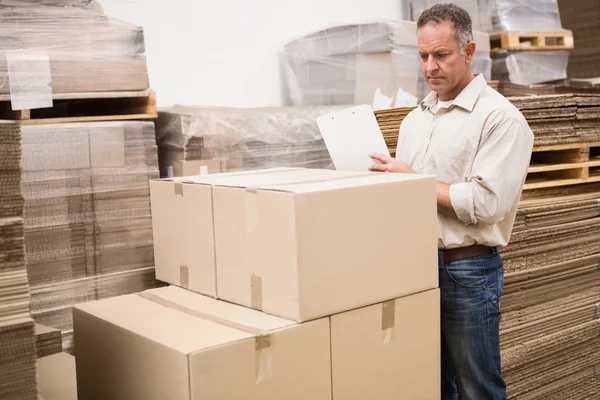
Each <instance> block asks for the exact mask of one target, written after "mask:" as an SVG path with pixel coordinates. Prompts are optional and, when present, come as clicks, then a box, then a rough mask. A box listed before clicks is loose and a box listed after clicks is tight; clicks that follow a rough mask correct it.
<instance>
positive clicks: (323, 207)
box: [213, 172, 438, 321]
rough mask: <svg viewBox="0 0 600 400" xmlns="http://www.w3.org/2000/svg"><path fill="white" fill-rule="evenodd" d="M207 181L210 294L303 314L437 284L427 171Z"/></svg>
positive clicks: (319, 313)
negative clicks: (213, 277)
mask: <svg viewBox="0 0 600 400" xmlns="http://www.w3.org/2000/svg"><path fill="white" fill-rule="evenodd" d="M319 173H322V174H323V175H322V177H321V179H313V180H310V181H307V182H304V183H293V182H288V183H281V184H262V185H261V184H258V183H257V182H252V181H250V180H248V181H247V182H244V180H240V181H239V182H236V183H235V184H229V185H228V184H226V183H225V182H220V184H219V185H216V186H214V187H213V215H214V228H215V249H216V266H217V293H218V297H219V298H221V299H224V300H227V301H231V302H233V303H236V304H240V305H244V306H248V307H252V308H256V309H259V310H262V311H265V312H267V313H269V314H273V315H278V316H281V317H284V318H288V319H292V320H296V321H307V320H311V319H315V318H319V317H322V316H326V315H332V314H335V313H339V312H344V311H348V310H351V309H354V308H358V307H363V306H367V305H371V304H375V303H378V302H383V301H387V300H390V299H394V298H397V297H402V296H406V295H409V294H412V293H417V292H420V291H423V290H428V289H433V288H436V287H437V286H438V267H437V208H436V195H435V178H434V177H432V176H423V175H406V174H381V173H370V174H366V175H363V174H360V175H354V176H343V175H338V176H334V177H331V176H329V174H325V172H319Z"/></svg>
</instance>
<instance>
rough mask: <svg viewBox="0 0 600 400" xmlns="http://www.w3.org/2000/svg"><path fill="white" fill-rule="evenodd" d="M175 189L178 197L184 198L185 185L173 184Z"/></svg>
mask: <svg viewBox="0 0 600 400" xmlns="http://www.w3.org/2000/svg"><path fill="white" fill-rule="evenodd" d="M173 189H174V190H175V195H176V196H182V197H183V183H181V182H173Z"/></svg>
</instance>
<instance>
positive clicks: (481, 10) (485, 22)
mask: <svg viewBox="0 0 600 400" xmlns="http://www.w3.org/2000/svg"><path fill="white" fill-rule="evenodd" d="M439 3H454V4H456V5H458V6H460V7H462V8H464V9H465V10H467V12H468V13H469V15H470V16H471V20H472V21H473V30H475V31H481V32H492V10H493V3H492V0H409V12H410V16H411V19H412V20H413V21H416V20H418V19H419V16H420V15H421V14H422V13H423V11H425V10H426V9H428V8H429V7H431V6H433V5H435V4H439Z"/></svg>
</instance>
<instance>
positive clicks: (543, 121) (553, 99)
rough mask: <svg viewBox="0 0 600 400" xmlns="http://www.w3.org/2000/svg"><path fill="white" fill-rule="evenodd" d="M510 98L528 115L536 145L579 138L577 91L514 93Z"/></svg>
mask: <svg viewBox="0 0 600 400" xmlns="http://www.w3.org/2000/svg"><path fill="white" fill-rule="evenodd" d="M509 100H510V101H511V103H512V104H513V105H514V106H515V107H517V108H518V109H519V110H520V111H521V113H523V115H524V116H525V118H526V119H527V122H528V123H529V126H530V127H531V130H532V131H533V133H534V135H535V141H534V144H535V145H536V146H540V145H548V144H557V143H561V144H564V143H574V142H579V141H580V136H579V132H578V131H577V130H576V127H575V122H576V120H577V100H576V98H575V96H574V95H571V94H564V95H545V96H525V97H511V98H510V99H509Z"/></svg>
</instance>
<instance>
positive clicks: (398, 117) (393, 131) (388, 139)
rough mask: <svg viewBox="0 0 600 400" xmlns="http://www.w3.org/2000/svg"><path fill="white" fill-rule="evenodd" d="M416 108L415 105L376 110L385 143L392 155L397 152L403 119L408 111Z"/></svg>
mask: <svg viewBox="0 0 600 400" xmlns="http://www.w3.org/2000/svg"><path fill="white" fill-rule="evenodd" d="M414 109H415V107H397V108H390V109H387V110H377V111H375V117H376V118H377V122H378V123H379V128H380V129H381V133H382V134H383V138H384V139H385V144H386V145H387V147H388V149H389V150H390V154H391V155H392V156H394V155H395V154H396V146H397V145H398V134H399V133H400V125H402V121H404V118H406V116H407V115H408V113H410V112H411V111H412V110H414Z"/></svg>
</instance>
